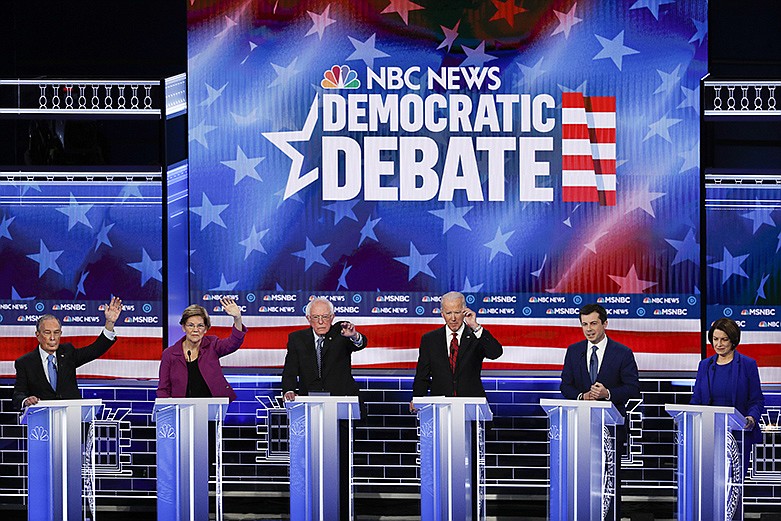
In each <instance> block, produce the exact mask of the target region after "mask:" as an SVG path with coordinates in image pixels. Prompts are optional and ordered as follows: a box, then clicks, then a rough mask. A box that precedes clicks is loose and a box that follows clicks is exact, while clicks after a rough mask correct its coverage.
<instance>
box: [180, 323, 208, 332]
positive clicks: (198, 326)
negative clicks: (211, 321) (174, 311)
mask: <svg viewBox="0 0 781 521" xmlns="http://www.w3.org/2000/svg"><path fill="white" fill-rule="evenodd" d="M184 327H186V328H187V329H189V330H190V331H193V330H195V329H199V330H201V331H203V330H204V329H206V324H190V323H187V324H185V325H184Z"/></svg>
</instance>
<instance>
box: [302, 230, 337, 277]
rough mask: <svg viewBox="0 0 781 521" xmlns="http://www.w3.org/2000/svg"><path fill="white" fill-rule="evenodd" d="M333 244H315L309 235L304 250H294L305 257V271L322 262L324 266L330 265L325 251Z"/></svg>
mask: <svg viewBox="0 0 781 521" xmlns="http://www.w3.org/2000/svg"><path fill="white" fill-rule="evenodd" d="M330 245H331V243H325V244H321V245H319V246H315V245H314V244H313V243H312V241H311V240H309V237H307V238H306V246H305V247H304V249H303V250H300V251H296V252H293V255H294V256H296V257H299V258H301V259H304V271H309V268H311V267H312V265H313V264H315V263H316V264H322V265H323V266H330V264H328V261H327V260H325V257H323V252H325V250H326V249H327V248H328V247H329V246H330Z"/></svg>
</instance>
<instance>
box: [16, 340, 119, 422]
mask: <svg viewBox="0 0 781 521" xmlns="http://www.w3.org/2000/svg"><path fill="white" fill-rule="evenodd" d="M115 341H116V339H114V340H109V339H108V338H106V336H105V335H103V334H102V333H101V334H100V335H99V336H98V338H97V339H96V340H95V341H94V342H93V343H92V344H90V345H88V346H87V347H82V348H80V349H77V348H75V347H73V344H60V347H59V348H58V349H57V389H56V390H55V389H52V387H51V385H49V380H47V379H46V374H45V373H44V372H43V364H41V357H40V355H39V354H38V346H37V345H36V346H35V349H33V350H32V351H31V352H29V353H27V354H25V355H22V356H20V357H19V358H17V359H16V362H15V364H14V365H15V366H16V382H15V383H14V395H13V398H12V406H13V408H14V409H15V410H17V411H18V410H21V408H22V402H23V401H24V399H25V398H27V397H28V396H37V397H38V398H39V399H41V400H78V399H80V398H81V393H79V386H78V384H77V383H76V368H77V367H80V366H82V365H84V364H86V363H87V362H92V361H93V360H95V359H96V358H98V357H100V356H101V355H102V354H103V353H105V352H106V351H108V350H109V348H110V347H111V346H112V345H114V342H115Z"/></svg>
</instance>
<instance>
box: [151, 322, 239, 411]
mask: <svg viewBox="0 0 781 521" xmlns="http://www.w3.org/2000/svg"><path fill="white" fill-rule="evenodd" d="M246 333H247V326H243V330H242V331H239V330H238V329H236V328H235V327H231V334H230V336H229V337H228V338H218V337H216V336H214V335H207V336H204V337H203V340H201V350H200V353H199V354H198V369H200V371H201V375H203V379H204V380H205V381H206V385H208V386H209V391H211V393H212V396H214V397H223V396H224V397H227V398H228V399H229V400H230V401H233V400H235V399H236V393H235V392H233V388H232V387H231V386H230V384H229V383H228V381H227V380H226V379H225V375H224V374H222V366H221V365H220V358H222V357H223V356H225V355H229V354H231V353H232V352H234V351H236V350H237V349H238V348H239V347H241V343H242V342H244V335H245V334H246ZM183 342H184V337H182V338H180V339H179V340H178V341H177V342H176V343H175V344H174V345H172V346H170V347H169V348H167V349H166V350H165V351H163V359H162V360H161V361H160V382H159V383H158V384H157V397H158V398H184V397H185V395H186V394H187V378H188V376H187V360H186V359H185V357H184V351H183V350H182V343H183Z"/></svg>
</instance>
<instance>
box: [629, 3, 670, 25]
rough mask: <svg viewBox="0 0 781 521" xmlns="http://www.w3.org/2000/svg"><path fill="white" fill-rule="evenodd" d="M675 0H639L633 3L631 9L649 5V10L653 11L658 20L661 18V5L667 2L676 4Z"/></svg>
mask: <svg viewBox="0 0 781 521" xmlns="http://www.w3.org/2000/svg"><path fill="white" fill-rule="evenodd" d="M674 3H675V0H638V1H637V2H635V3H634V4H632V7H630V8H629V10H630V11H631V10H632V9H642V8H643V7H647V8H648V10H649V11H651V14H652V15H654V18H656V19H657V20H658V19H659V7H660V6H663V5H666V4H674Z"/></svg>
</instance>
